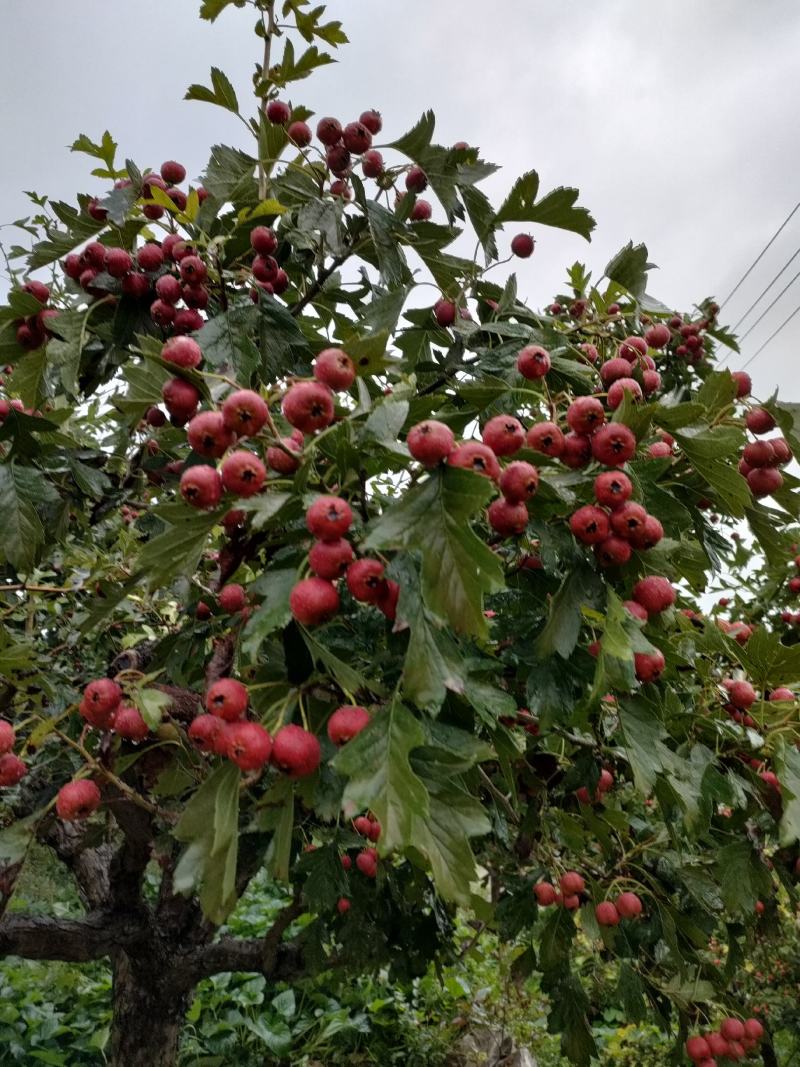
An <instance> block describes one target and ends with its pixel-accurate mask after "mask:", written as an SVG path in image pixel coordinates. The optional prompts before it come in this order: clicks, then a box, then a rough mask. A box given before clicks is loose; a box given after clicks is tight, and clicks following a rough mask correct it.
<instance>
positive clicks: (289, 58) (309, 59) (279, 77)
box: [272, 40, 336, 85]
mask: <svg viewBox="0 0 800 1067" xmlns="http://www.w3.org/2000/svg"><path fill="white" fill-rule="evenodd" d="M335 62H336V60H335V59H334V58H333V56H331V55H328V53H327V52H320V50H319V49H318V48H317V46H316V45H312V46H311V47H310V48H307V49H306V50H305V52H303V53H302V55H301V56H300V58H299V59H295V57H294V45H293V44H292V42H291V41H289V40H287V42H286V44H285V46H284V49H283V58H282V59H281V62H280V66H279V67H278V68H276V69H273V71H272V79H273V81H274V82H275V84H276V85H287V84H288V83H289V82H296V81H301V80H302V79H303V78H307V77H308V76H309V74H311V73H312V72H313V71H315V70H316V69H317V67H325V66H327V65H328V64H329V63H335Z"/></svg>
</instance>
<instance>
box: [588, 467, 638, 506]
mask: <svg viewBox="0 0 800 1067" xmlns="http://www.w3.org/2000/svg"><path fill="white" fill-rule="evenodd" d="M632 492H633V484H632V482H631V480H630V478H629V477H628V475H627V474H623V473H622V472H621V471H603V473H602V474H598V475H597V477H596V478H595V480H594V495H595V499H596V500H597V503H598V504H602V505H603V506H604V507H607V508H616V507H619V505H620V504H624V503H625V501H626V500H628V498H629V497H630V495H631V493H632Z"/></svg>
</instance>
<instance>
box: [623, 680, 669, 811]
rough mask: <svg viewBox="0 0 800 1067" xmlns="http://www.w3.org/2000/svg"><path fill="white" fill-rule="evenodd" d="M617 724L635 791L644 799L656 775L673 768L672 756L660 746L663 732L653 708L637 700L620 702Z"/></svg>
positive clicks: (628, 698) (628, 699) (662, 742)
mask: <svg viewBox="0 0 800 1067" xmlns="http://www.w3.org/2000/svg"><path fill="white" fill-rule="evenodd" d="M619 724H620V727H621V729H622V734H623V737H624V741H625V751H626V754H627V756H628V762H629V763H630V766H631V770H632V772H633V778H634V781H635V783H636V788H637V789H639V790H640V791H641V792H642V793H643V794H644V795H645V796H648V795H649V794H650V793H651V792H652V791H653V788H654V786H655V784H656V779H657V778H658V775H659V774H660V773H661V772H662V771H664V770H667V769H669V768H674V767H676V757H675V755H674V753H673V752H672V751H671V750H670V749H669V748H667V746H666V745H665V744H664V739H665V738H666V737H667V731H666V730H665V728H664V724H663V723H662V721H661V719H660V718H659V716H658V712H657V709H656V708H655V707H654V705H652V704H650V703H649V702H648V701H646V700H644V699H642V698H638V697H627V698H626V699H625V700H624V701H620V703H619Z"/></svg>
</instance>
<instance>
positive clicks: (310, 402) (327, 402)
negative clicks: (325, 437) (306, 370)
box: [281, 381, 334, 433]
mask: <svg viewBox="0 0 800 1067" xmlns="http://www.w3.org/2000/svg"><path fill="white" fill-rule="evenodd" d="M281 407H282V410H283V415H284V418H285V419H286V421H287V422H288V423H289V424H290V425H291V426H294V427H296V428H297V429H298V430H302V432H303V433H313V432H314V431H315V430H322V429H324V428H325V427H326V426H330V424H331V423H332V422H333V414H334V412H333V396H332V394H331V391H330V389H329V388H328V387H327V385H323V384H322V382H316V381H314V382H297V384H296V385H293V386H291V387H290V388H289V390H288V391H287V393H286V395H285V396H284V398H283V403H282V405H281Z"/></svg>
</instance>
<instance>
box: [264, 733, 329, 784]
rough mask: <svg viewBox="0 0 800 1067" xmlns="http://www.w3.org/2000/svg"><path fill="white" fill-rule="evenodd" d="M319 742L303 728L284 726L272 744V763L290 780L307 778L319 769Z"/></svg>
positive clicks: (320, 756) (320, 755) (320, 752)
mask: <svg viewBox="0 0 800 1067" xmlns="http://www.w3.org/2000/svg"><path fill="white" fill-rule="evenodd" d="M321 758H322V750H321V748H320V744H319V740H318V739H317V738H316V737H315V736H314V734H311V733H309V732H308V730H304V729H303V727H302V726H296V725H295V724H294V723H289V725H288V726H282V727H281V729H280V730H278V732H277V733H276V734H275V738H274V740H273V742H272V763H273V764H274V766H276V767H278V768H279V769H280V770H282V771H285V772H286V773H287V774H288V775H289V777H290V778H306V777H308V775H310V774H313V773H314V771H316V769H317V767H319V764H320V760H321Z"/></svg>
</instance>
